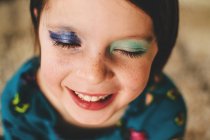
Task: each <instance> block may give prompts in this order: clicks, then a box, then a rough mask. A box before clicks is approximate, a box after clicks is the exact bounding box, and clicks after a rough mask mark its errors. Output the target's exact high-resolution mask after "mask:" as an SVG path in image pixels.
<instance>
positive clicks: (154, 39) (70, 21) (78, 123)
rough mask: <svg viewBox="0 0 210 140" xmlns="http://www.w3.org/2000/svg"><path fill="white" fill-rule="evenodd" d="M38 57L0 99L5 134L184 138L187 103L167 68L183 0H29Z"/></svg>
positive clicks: (139, 139) (29, 137)
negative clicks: (167, 72) (164, 72)
mask: <svg viewBox="0 0 210 140" xmlns="http://www.w3.org/2000/svg"><path fill="white" fill-rule="evenodd" d="M31 15H32V19H33V23H34V27H35V32H36V34H37V40H38V44H39V49H40V55H39V56H37V57H34V58H32V59H31V60H29V61H28V62H27V63H25V64H24V65H23V66H22V67H21V68H20V70H19V71H18V72H17V73H16V74H15V75H14V77H13V78H12V79H11V80H10V81H9V82H8V84H7V86H6V88H5V90H4V92H3V97H2V106H3V109H2V110H3V111H2V113H3V125H4V136H5V139H8V140H10V139H12V140H14V139H24V140H25V139H27V140H32V139H45V140H46V139H50V140H51V139H52V140H58V139H61V140H63V139H72V140H76V139H85V140H86V139H90V140H93V139H100V140H102V139H105V140H112V139H113V140H120V139H126V140H127V139H130V140H146V139H151V140H153V139H155V140H159V139H160V140H166V139H172V138H182V137H183V135H184V130H185V120H186V108H185V104H184V101H183V99H182V96H181V95H180V94H179V92H178V90H177V89H176V87H175V86H174V85H173V83H172V82H171V81H170V80H169V79H168V78H167V77H166V75H164V74H163V73H162V69H163V66H164V65H165V63H166V61H167V59H168V57H169V54H170V52H171V50H172V48H173V46H174V43H175V40H176V35H177V26H178V2H177V0H157V1H153V0H146V1H144V0H133V1H127V0H89V1H85V0H46V1H43V0H31Z"/></svg>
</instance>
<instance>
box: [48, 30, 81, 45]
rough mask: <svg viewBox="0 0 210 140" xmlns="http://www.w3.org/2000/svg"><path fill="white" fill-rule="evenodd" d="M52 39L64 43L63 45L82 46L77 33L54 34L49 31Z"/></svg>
mask: <svg viewBox="0 0 210 140" xmlns="http://www.w3.org/2000/svg"><path fill="white" fill-rule="evenodd" d="M49 34H50V38H51V39H52V40H54V41H58V42H63V43H72V42H75V43H76V44H81V41H80V39H79V38H78V37H77V35H76V33H75V32H57V33H56V32H53V31H49Z"/></svg>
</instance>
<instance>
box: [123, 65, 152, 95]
mask: <svg viewBox="0 0 210 140" xmlns="http://www.w3.org/2000/svg"><path fill="white" fill-rule="evenodd" d="M125 73H126V75H125V79H124V83H123V85H124V87H125V89H126V90H128V91H129V92H131V93H136V92H137V93H139V92H141V91H143V89H144V88H145V86H146V84H147V81H148V78H149V74H150V65H149V64H145V65H141V66H139V67H135V68H131V67H130V69H127V70H126V71H125Z"/></svg>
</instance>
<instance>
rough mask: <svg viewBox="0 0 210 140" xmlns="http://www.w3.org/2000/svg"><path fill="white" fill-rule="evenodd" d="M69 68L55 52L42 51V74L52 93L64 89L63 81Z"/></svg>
mask: <svg viewBox="0 0 210 140" xmlns="http://www.w3.org/2000/svg"><path fill="white" fill-rule="evenodd" d="M68 72H69V70H68V69H67V68H66V67H65V65H64V64H63V62H61V61H60V59H57V57H55V56H54V55H53V53H46V52H45V51H42V56H41V67H40V74H41V76H42V79H43V80H44V82H45V84H46V86H47V87H48V89H49V90H51V92H52V93H60V92H61V91H62V82H63V81H64V79H65V78H66V76H67V75H68Z"/></svg>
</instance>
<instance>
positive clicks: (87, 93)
mask: <svg viewBox="0 0 210 140" xmlns="http://www.w3.org/2000/svg"><path fill="white" fill-rule="evenodd" d="M67 89H68V90H71V91H73V92H77V93H79V94H83V95H87V96H107V95H112V94H113V92H107V93H106V92H95V93H90V92H83V91H76V90H73V89H70V88H68V87H67Z"/></svg>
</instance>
